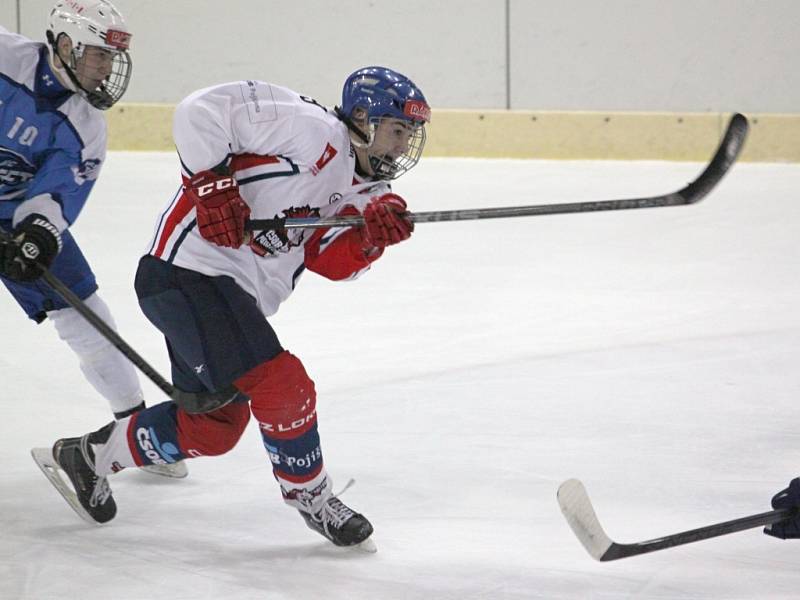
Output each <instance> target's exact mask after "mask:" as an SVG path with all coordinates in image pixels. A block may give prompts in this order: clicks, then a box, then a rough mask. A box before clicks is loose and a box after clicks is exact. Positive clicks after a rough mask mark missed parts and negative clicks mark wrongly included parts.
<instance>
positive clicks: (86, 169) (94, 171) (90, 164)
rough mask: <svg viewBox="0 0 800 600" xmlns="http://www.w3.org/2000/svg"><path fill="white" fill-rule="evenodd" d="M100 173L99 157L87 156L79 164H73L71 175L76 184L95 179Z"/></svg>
mask: <svg viewBox="0 0 800 600" xmlns="http://www.w3.org/2000/svg"><path fill="white" fill-rule="evenodd" d="M99 174H100V159H99V158H87V159H86V160H85V161H83V162H82V163H81V164H79V165H74V166H73V167H72V175H73V177H74V178H75V183H77V184H78V185H83V184H84V183H86V182H87V181H93V180H95V179H97V176H98V175H99Z"/></svg>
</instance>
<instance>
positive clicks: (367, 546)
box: [353, 537, 378, 554]
mask: <svg viewBox="0 0 800 600" xmlns="http://www.w3.org/2000/svg"><path fill="white" fill-rule="evenodd" d="M353 549H354V550H358V551H359V552H366V553H367V554H375V553H376V552H377V551H378V547H377V546H376V545H375V542H373V541H372V538H371V537H368V538H367V539H365V540H364V541H363V542H361V543H360V544H356V545H355V546H353Z"/></svg>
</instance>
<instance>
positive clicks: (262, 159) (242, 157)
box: [231, 154, 281, 173]
mask: <svg viewBox="0 0 800 600" xmlns="http://www.w3.org/2000/svg"><path fill="white" fill-rule="evenodd" d="M279 162H281V161H280V159H279V158H278V157H277V156H269V155H265V154H238V155H236V156H234V157H233V158H232V159H231V170H232V171H233V172H234V173H235V172H236V171H244V170H245V169H250V168H252V167H257V166H259V165H274V164H277V163H279Z"/></svg>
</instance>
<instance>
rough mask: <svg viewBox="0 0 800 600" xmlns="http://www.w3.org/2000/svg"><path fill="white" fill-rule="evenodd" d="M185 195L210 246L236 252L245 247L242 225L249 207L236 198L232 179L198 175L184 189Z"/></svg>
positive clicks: (236, 190)
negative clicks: (190, 202) (232, 249)
mask: <svg viewBox="0 0 800 600" xmlns="http://www.w3.org/2000/svg"><path fill="white" fill-rule="evenodd" d="M186 195H187V196H189V198H190V199H191V200H192V202H194V204H195V206H196V208H197V226H198V227H199V229H200V235H202V236H203V237H204V238H205V239H207V240H208V241H209V242H212V243H214V244H216V245H217V246H225V247H227V248H238V247H239V246H241V245H242V244H243V243H244V223H245V221H246V220H247V218H248V217H249V216H250V207H249V206H247V204H245V202H244V200H242V197H241V196H240V195H239V185H238V184H237V183H236V180H235V179H234V178H233V177H232V176H231V175H218V174H217V173H214V172H213V171H201V172H200V173H198V174H197V175H195V176H194V177H192V179H191V180H190V181H189V183H188V184H187V185H186Z"/></svg>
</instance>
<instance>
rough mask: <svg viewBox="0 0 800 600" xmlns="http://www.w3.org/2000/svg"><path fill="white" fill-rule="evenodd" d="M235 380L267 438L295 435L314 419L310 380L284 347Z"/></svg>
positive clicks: (284, 437) (302, 431)
mask: <svg viewBox="0 0 800 600" xmlns="http://www.w3.org/2000/svg"><path fill="white" fill-rule="evenodd" d="M235 383H236V387H237V388H238V389H239V390H241V391H242V392H244V393H245V394H247V395H248V396H249V397H250V409H251V410H252V411H253V415H254V416H255V418H256V419H257V420H258V423H259V427H260V428H261V431H262V433H264V434H266V435H267V436H269V437H270V438H273V439H293V438H297V437H299V436H301V435H303V434H304V433H306V432H307V431H309V430H310V429H311V428H312V427H313V426H314V425H315V424H316V422H317V393H316V390H315V389H314V382H313V381H311V378H309V376H308V374H307V373H306V370H305V368H303V363H301V362H300V359H299V358H297V357H296V356H294V355H293V354H290V353H289V352H286V351H285V350H284V351H283V352H281V353H280V354H278V356H276V357H275V358H273V359H272V360H269V361H267V362H264V363H261V364H260V365H258V366H257V367H255V368H254V369H251V370H250V371H248V372H247V373H246V374H245V375H243V376H242V377H240V378H239V379H237V380H236V382H235Z"/></svg>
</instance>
